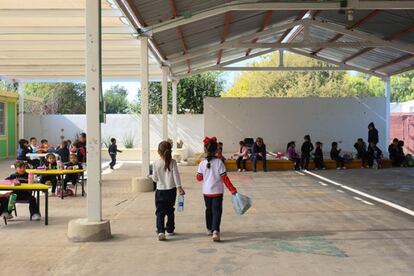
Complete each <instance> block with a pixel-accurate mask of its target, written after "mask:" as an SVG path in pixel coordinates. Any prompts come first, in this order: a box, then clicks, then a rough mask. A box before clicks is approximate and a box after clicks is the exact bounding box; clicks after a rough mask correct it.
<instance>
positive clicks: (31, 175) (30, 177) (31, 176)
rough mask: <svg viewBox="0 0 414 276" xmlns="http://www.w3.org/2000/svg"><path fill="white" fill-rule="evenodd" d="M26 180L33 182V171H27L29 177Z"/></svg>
mask: <svg viewBox="0 0 414 276" xmlns="http://www.w3.org/2000/svg"><path fill="white" fill-rule="evenodd" d="M27 182H29V184H33V183H34V174H33V173H29V177H28V178H27Z"/></svg>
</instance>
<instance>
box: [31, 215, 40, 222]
mask: <svg viewBox="0 0 414 276" xmlns="http://www.w3.org/2000/svg"><path fill="white" fill-rule="evenodd" d="M40 218H41V216H40V215H39V214H34V215H33V216H32V220H34V221H39V220H40Z"/></svg>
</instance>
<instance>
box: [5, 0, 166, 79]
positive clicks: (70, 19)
mask: <svg viewBox="0 0 414 276" xmlns="http://www.w3.org/2000/svg"><path fill="white" fill-rule="evenodd" d="M85 1H86V0H71V1H66V0H24V1H9V0H0V78H3V79H6V78H7V79H10V80H12V79H14V80H16V81H22V82H25V81H60V80H72V81H82V80H84V79H85V57H86V53H85V44H86V43H85ZM123 17H124V14H123V13H122V12H121V11H120V10H119V8H118V7H117V6H116V5H114V4H113V3H111V2H108V1H102V70H103V78H104V80H139V77H140V72H141V70H140V54H139V53H140V50H139V49H140V48H139V47H140V44H139V40H138V39H137V35H136V34H137V31H136V30H135V28H133V27H132V26H131V25H127V24H126V23H128V22H122V21H121V19H122V20H124V19H125V18H123ZM159 67H160V66H159V65H158V64H157V63H156V62H155V61H154V60H153V59H151V60H150V74H151V77H152V78H153V79H158V80H159V79H161V70H160V68H159Z"/></svg>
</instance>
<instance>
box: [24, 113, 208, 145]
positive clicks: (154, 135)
mask: <svg viewBox="0 0 414 276" xmlns="http://www.w3.org/2000/svg"><path fill="white" fill-rule="evenodd" d="M168 119H169V136H170V137H172V134H173V132H172V127H173V126H172V117H171V116H169V118H168ZM24 124H25V136H26V138H30V137H32V136H34V137H37V139H38V140H40V139H42V138H46V139H48V140H49V143H52V144H57V143H59V141H60V136H61V129H64V133H63V135H64V136H65V139H71V140H72V141H73V140H74V137H75V135H76V134H79V133H80V132H86V117H85V115H31V114H26V115H25V121H24ZM177 124H178V138H179V139H181V140H183V141H184V145H185V146H186V147H188V148H189V149H190V153H191V151H192V152H200V151H202V150H203V144H202V140H203V131H204V126H203V124H204V122H203V115H193V114H191V115H178V116H177ZM150 129H151V132H150V142H151V147H154V148H156V147H157V146H158V143H159V142H160V141H161V140H162V118H161V115H150ZM126 135H133V136H134V138H135V147H141V118H140V116H139V115H129V114H108V115H107V116H106V123H105V124H102V139H104V138H105V137H115V138H116V139H117V143H118V145H119V146H121V147H123V143H122V140H123V137H125V136H126Z"/></svg>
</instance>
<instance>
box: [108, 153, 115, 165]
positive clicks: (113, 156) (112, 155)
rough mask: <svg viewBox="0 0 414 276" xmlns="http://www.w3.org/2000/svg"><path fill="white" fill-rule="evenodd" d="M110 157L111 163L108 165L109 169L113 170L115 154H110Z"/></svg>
mask: <svg viewBox="0 0 414 276" xmlns="http://www.w3.org/2000/svg"><path fill="white" fill-rule="evenodd" d="M110 156H111V163H109V167H111V168H113V167H114V166H115V164H116V154H110Z"/></svg>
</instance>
